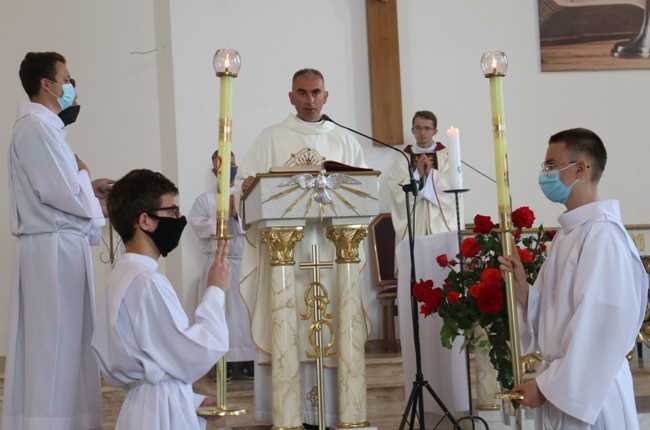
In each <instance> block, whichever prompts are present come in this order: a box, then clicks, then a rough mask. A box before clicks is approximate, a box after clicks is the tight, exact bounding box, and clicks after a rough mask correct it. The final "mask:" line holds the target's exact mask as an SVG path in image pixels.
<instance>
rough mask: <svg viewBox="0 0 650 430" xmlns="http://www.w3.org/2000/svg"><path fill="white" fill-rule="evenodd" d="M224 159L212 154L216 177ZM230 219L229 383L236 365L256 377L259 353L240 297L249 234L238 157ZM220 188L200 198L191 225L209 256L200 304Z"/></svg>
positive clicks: (247, 375) (214, 245) (232, 178)
mask: <svg viewBox="0 0 650 430" xmlns="http://www.w3.org/2000/svg"><path fill="white" fill-rule="evenodd" d="M220 160H221V158H219V151H214V153H213V154H212V173H213V175H214V176H215V177H216V176H217V171H218V168H219V164H220ZM229 170H230V181H231V185H233V188H231V195H230V216H229V217H228V234H230V235H231V236H232V238H231V239H230V248H229V252H228V264H229V265H230V270H231V271H232V283H231V285H230V289H228V292H227V293H226V321H227V322H228V332H229V336H230V341H229V343H230V349H229V350H228V355H227V359H228V379H230V377H231V375H232V374H233V371H234V366H235V363H236V364H237V367H238V369H239V373H240V374H241V375H242V376H243V377H245V378H252V377H253V373H254V370H253V360H255V356H256V351H255V345H253V339H251V325H250V318H249V316H248V309H247V308H246V304H244V301H243V300H242V298H241V294H240V293H239V272H240V271H241V263H242V255H243V254H244V238H245V236H246V233H245V232H244V229H243V228H242V225H241V218H240V217H239V215H238V214H237V209H236V206H235V203H234V197H235V196H234V195H233V192H234V183H235V175H236V174H237V162H236V160H235V154H232V153H231V156H230V169H229ZM216 214H217V185H215V186H214V187H212V188H211V189H209V190H208V191H206V192H205V193H203V194H201V195H200V196H198V197H197V198H196V200H195V201H194V204H193V205H192V209H191V210H190V214H189V216H188V221H189V223H190V226H191V227H192V230H194V233H196V235H197V236H198V238H199V240H200V242H201V250H202V251H203V255H204V256H205V262H204V264H203V271H202V272H201V277H200V278H199V288H198V296H199V302H200V301H201V298H202V297H203V294H205V289H206V288H207V286H208V284H207V277H208V273H209V271H210V267H212V262H213V261H214V253H215V251H216V248H217V241H216V240H214V234H215V232H216V229H217V219H216Z"/></svg>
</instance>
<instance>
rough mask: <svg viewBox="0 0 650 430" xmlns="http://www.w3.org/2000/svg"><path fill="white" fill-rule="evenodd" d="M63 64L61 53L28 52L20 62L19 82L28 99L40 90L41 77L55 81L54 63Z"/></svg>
mask: <svg viewBox="0 0 650 430" xmlns="http://www.w3.org/2000/svg"><path fill="white" fill-rule="evenodd" d="M57 62H61V63H63V64H65V58H64V57H63V55H61V54H59V53H57V52H28V53H27V54H26V55H25V58H24V59H23V61H22V62H21V63H20V70H19V71H18V75H19V76H20V82H21V83H22V84H23V89H24V90H25V92H26V93H27V97H29V98H30V99H31V98H32V97H34V96H36V95H38V92H39V91H40V90H41V79H42V78H47V79H49V80H51V81H55V82H56V63H57Z"/></svg>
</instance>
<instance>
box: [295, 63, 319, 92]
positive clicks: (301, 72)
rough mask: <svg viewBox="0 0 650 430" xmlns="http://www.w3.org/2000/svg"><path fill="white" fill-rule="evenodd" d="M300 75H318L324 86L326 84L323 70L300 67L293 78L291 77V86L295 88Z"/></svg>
mask: <svg viewBox="0 0 650 430" xmlns="http://www.w3.org/2000/svg"><path fill="white" fill-rule="evenodd" d="M298 76H318V77H319V78H320V79H321V80H322V81H323V86H325V77H324V76H323V74H322V73H321V72H319V71H318V70H316V69H310V68H306V69H300V70H298V71H297V72H296V73H294V74H293V78H291V88H293V83H294V81H295V80H296V78H297V77H298Z"/></svg>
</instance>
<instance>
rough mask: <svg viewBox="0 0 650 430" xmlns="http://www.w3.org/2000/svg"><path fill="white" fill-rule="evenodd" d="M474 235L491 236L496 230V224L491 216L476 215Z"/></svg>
mask: <svg viewBox="0 0 650 430" xmlns="http://www.w3.org/2000/svg"><path fill="white" fill-rule="evenodd" d="M474 226H475V227H474V233H478V234H489V233H490V232H491V231H492V229H493V228H494V223H493V222H492V219H491V218H490V217H489V216H485V215H476V216H475V217H474Z"/></svg>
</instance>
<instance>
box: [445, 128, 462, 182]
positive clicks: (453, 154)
mask: <svg viewBox="0 0 650 430" xmlns="http://www.w3.org/2000/svg"><path fill="white" fill-rule="evenodd" d="M447 151H448V152H449V179H450V182H449V183H450V187H451V189H452V190H461V189H463V167H462V165H461V161H460V138H459V133H458V129H457V128H454V126H453V125H452V126H451V128H449V129H447Z"/></svg>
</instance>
